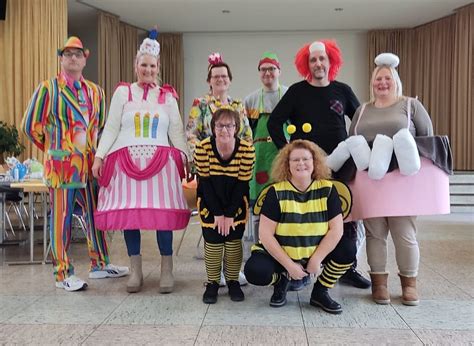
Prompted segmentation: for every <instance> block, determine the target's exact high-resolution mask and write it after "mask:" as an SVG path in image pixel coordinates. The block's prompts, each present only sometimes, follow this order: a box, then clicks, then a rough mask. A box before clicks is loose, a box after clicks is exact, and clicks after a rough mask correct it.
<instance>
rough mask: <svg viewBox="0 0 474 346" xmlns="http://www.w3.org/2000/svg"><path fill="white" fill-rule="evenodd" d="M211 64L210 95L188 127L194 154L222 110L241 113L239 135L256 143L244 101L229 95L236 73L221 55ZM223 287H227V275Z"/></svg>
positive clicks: (197, 102)
mask: <svg viewBox="0 0 474 346" xmlns="http://www.w3.org/2000/svg"><path fill="white" fill-rule="evenodd" d="M208 62H209V66H208V68H207V79H206V81H207V83H208V85H209V92H208V93H207V94H206V95H204V96H203V97H200V98H197V99H194V101H193V105H192V107H191V111H190V112H189V119H188V124H187V126H186V136H187V140H188V148H189V150H190V151H191V154H193V153H194V150H195V148H196V145H197V144H198V143H199V142H201V141H202V140H203V139H206V138H208V137H211V136H212V129H211V120H212V118H213V114H214V113H215V112H216V111H217V110H218V109H220V108H221V107H229V108H232V109H233V110H235V111H236V112H237V113H238V114H239V117H240V122H239V129H238V131H237V132H236V133H237V136H238V137H239V138H241V139H244V140H246V141H247V142H249V143H252V130H251V129H250V125H249V120H248V118H247V115H246V114H245V108H244V105H243V103H242V102H241V101H240V100H237V99H233V98H232V97H231V96H230V95H229V87H230V84H231V82H232V72H231V70H230V67H229V65H228V64H227V63H225V62H224V61H223V60H222V56H221V55H220V54H219V53H213V54H211V55H209V57H208ZM192 172H193V174H195V173H196V172H195V167H192ZM239 281H240V283H241V284H242V285H246V284H247V281H246V280H245V276H244V274H243V273H240V274H239ZM220 284H221V286H225V275H224V273H223V274H222V277H221V282H220Z"/></svg>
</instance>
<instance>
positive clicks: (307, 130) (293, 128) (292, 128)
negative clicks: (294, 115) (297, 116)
mask: <svg viewBox="0 0 474 346" xmlns="http://www.w3.org/2000/svg"><path fill="white" fill-rule="evenodd" d="M312 129H313V127H312V126H311V124H310V123H304V124H303V126H301V130H303V132H304V133H310V132H311V130H312ZM296 130H297V129H296V126H295V125H293V124H291V125H288V126H287V127H286V131H287V132H288V134H289V135H292V134H294V133H295V132H296Z"/></svg>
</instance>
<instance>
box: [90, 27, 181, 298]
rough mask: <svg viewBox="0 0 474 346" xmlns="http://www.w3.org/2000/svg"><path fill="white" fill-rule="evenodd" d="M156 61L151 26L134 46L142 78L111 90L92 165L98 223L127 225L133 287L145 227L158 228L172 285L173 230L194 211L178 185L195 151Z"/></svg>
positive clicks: (163, 285) (169, 286) (164, 272)
mask: <svg viewBox="0 0 474 346" xmlns="http://www.w3.org/2000/svg"><path fill="white" fill-rule="evenodd" d="M159 68H160V45H159V43H158V42H157V41H156V31H154V30H153V31H152V32H151V34H150V37H149V38H145V40H144V41H143V43H142V44H141V45H140V49H139V50H138V52H137V56H136V59H135V73H136V75H137V79H138V81H137V82H136V83H132V84H128V83H120V84H119V86H118V87H117V89H116V90H115V92H114V95H113V97H112V101H111V105H110V110H109V115H108V119H107V122H106V124H105V128H104V132H103V134H102V137H101V139H100V142H99V147H98V149H97V154H96V159H95V161H94V165H93V167H92V171H93V173H94V175H95V176H96V177H98V178H99V184H100V185H101V189H100V192H99V200H98V206H97V212H96V213H95V217H96V223H97V227H98V228H99V229H101V230H104V231H105V230H107V231H109V230H124V237H125V243H126V245H127V251H128V255H129V256H130V263H131V268H132V273H131V276H130V279H129V281H128V283H127V291H128V292H138V291H140V289H141V287H142V284H143V273H142V258H141V254H140V248H141V246H140V245H141V235H140V230H157V231H156V237H157V242H158V247H159V250H160V253H161V276H160V292H161V293H169V292H171V291H172V290H173V286H174V278H173V274H172V269H173V261H172V254H173V250H172V242H173V236H172V232H171V231H172V230H180V229H183V228H185V227H186V225H187V224H188V221H189V217H190V211H189V210H188V207H187V204H186V201H185V198H184V195H183V191H182V186H181V180H182V178H183V177H184V176H185V169H186V166H187V160H188V159H190V156H189V153H188V149H187V146H186V140H185V135H184V129H183V125H182V122H181V116H180V114H179V109H178V105H177V102H176V98H177V94H176V92H175V90H174V89H173V88H172V87H171V86H169V85H163V86H161V87H160V86H159V85H158V83H157V81H158V78H157V77H158V73H159ZM168 138H169V139H170V140H171V143H169V141H168ZM171 144H172V145H173V147H172V146H171Z"/></svg>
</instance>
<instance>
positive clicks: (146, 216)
mask: <svg viewBox="0 0 474 346" xmlns="http://www.w3.org/2000/svg"><path fill="white" fill-rule="evenodd" d="M183 175H184V168H183V163H182V156H181V153H180V152H179V150H177V149H175V148H171V147H162V146H146V147H145V146H141V147H130V148H124V149H120V150H118V151H116V152H114V153H112V154H111V155H108V156H107V158H106V159H105V162H104V169H103V174H102V176H101V179H100V180H99V184H100V185H101V188H100V191H99V198H98V203H97V211H96V212H95V213H94V216H95V224H96V227H97V228H98V229H100V230H103V231H113V230H124V229H141V230H181V229H183V228H185V227H186V226H187V224H188V222H189V218H190V210H189V209H188V206H187V203H186V199H185V197H184V193H183V188H182V185H181V180H182V178H183Z"/></svg>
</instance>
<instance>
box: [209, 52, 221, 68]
mask: <svg viewBox="0 0 474 346" xmlns="http://www.w3.org/2000/svg"><path fill="white" fill-rule="evenodd" d="M207 61H208V62H209V65H217V64H219V63H221V62H222V56H221V54H220V53H212V54H211V55H209V57H208V58H207Z"/></svg>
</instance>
